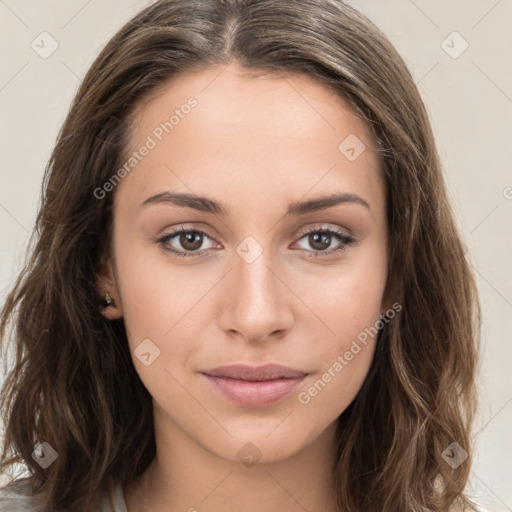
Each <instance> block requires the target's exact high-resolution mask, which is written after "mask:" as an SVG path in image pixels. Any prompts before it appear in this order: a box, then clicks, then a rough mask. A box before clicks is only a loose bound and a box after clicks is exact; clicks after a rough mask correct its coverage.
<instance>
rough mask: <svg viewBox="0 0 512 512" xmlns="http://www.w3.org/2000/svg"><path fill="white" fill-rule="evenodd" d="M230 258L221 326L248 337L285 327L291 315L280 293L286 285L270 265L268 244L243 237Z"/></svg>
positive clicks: (284, 298)
mask: <svg viewBox="0 0 512 512" xmlns="http://www.w3.org/2000/svg"><path fill="white" fill-rule="evenodd" d="M270 238H271V237H268V238H267V239H266V240H270ZM233 258H234V261H233V271H232V272H231V273H230V274H231V277H230V287H229V292H227V293H228V296H227V297H226V301H224V307H225V310H224V311H223V313H222V319H223V322H224V325H223V328H224V329H230V330H236V331H239V332H240V333H241V334H243V335H244V336H245V337H247V338H252V339H263V338H265V337H266V336H268V335H269V334H271V333H272V332H274V331H276V330H283V329H287V328H288V326H289V322H290V321H291V319H292V315H291V311H290V310H289V309H288V303H287V300H286V297H285V295H286V294H285V293H283V292H284V291H285V290H286V287H285V286H284V285H283V284H282V283H280V279H279V278H278V277H277V276H276V273H277V272H276V270H275V269H274V268H273V267H274V266H275V261H274V258H273V257H272V250H271V248H270V247H269V246H265V247H264V246H263V245H262V244H260V243H259V242H258V241H257V240H256V239H255V238H253V237H247V238H246V239H244V240H243V241H242V242H241V243H240V244H239V245H238V246H237V247H236V254H233Z"/></svg>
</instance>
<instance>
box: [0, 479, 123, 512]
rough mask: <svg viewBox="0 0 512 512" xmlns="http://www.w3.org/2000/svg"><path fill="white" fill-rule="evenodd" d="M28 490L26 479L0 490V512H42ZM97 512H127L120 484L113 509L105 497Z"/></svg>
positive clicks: (28, 485)
mask: <svg viewBox="0 0 512 512" xmlns="http://www.w3.org/2000/svg"><path fill="white" fill-rule="evenodd" d="M29 488H30V483H29V480H28V479H26V478H25V479H23V480H19V481H16V482H11V483H10V484H9V485H7V486H6V487H2V488H0V512H44V511H43V510H41V509H40V508H39V507H36V506H35V505H34V503H33V499H32V498H31V496H30V492H29ZM98 512H128V510H127V508H126V503H125V500H124V492H123V488H122V486H121V484H120V483H118V484H117V485H116V488H115V495H114V508H111V507H110V504H109V501H108V497H107V496H106V497H105V498H104V500H103V502H102V504H101V506H100V508H99V510H98Z"/></svg>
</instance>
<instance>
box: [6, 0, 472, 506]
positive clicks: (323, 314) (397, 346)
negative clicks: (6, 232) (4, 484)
mask: <svg viewBox="0 0 512 512" xmlns="http://www.w3.org/2000/svg"><path fill="white" fill-rule="evenodd" d="M0 329H1V333H2V337H3V338H9V339H10V342H11V343H12V346H13V347H14V349H15V356H16V358H15V366H14V368H13V369H12V371H11V373H10V374H9V375H8V378H7V379H6V381H5V384H4V387H3V391H2V412H3V415H4V422H5V425H6V431H5V443H4V450H3V456H2V465H1V466H2V470H3V471H5V470H6V469H8V468H10V467H11V466H12V464H13V463H16V462H22V463H24V464H26V466H27V467H28V469H29V472H30V478H27V479H24V480H19V481H18V482H14V483H11V484H10V486H8V489H4V493H3V498H2V499H3V503H4V505H3V506H4V509H5V510H11V509H12V508H13V507H14V506H19V505H21V506H23V507H24V509H25V510H27V509H30V507H32V509H34V510H36V507H40V510H109V511H110V510H115V511H126V510H127V511H129V512H140V511H144V510H151V511H156V512H159V511H161V510H190V511H193V510H219V509H221V508H222V509H223V510H235V509H236V510H244V511H246V512H252V511H256V510H261V509H262V508H264V509H268V510H277V509H278V508H279V509H280V510H285V511H288V510H290V511H291V510H303V509H306V510H308V511H311V512H313V511H316V510H324V511H325V510H327V511H333V512H334V511H348V510H353V511H374V510H379V511H396V510H404V511H405V510H407V511H420V510H421V511H424V510H436V511H447V510H455V509H465V510H476V508H475V505H474V504H473V503H472V502H471V501H470V500H469V499H468V497H467V496H465V494H464V487H465V484H466V482H467V478H468V475H469V472H470V465H471V460H472V459H471V455H472V446H471V439H470V434H469V432H470V427H471V422H472V419H473V414H474V411H475V406H476V398H475V367H476V362H477V347H478V344H477V343H478V334H479V304H478V299H477V292H476V286H475V282H474V280H473V277H472V275H471V272H470V270H469V265H468V263H467V261H466V259H465V255H464V250H463V247H462V244H461V239H460V236H459V234H458V232H457V230H456V227H455V223H454V220H453V215H452V212H451V209H450V205H449V203H448V201H447V196H446V191H445V185H444V182H443V176H442V171H441V167H440V163H439V160H438V155H437V152H436V148H435V144H434V139H433V136H432V132H431V128H430V125H429V122H428V118H427V115H426V112H425V109H424V106H423V103H422V101H421V99H420V97H419V94H418V91H417V89H416V87H415V85H414V81H413V80H412V78H411V75H410V73H409V72H408V70H407V68H406V66H405V65H404V63H403V61H402V59H401V58H400V57H399V55H398V54H397V52H396V50H395V49H394V48H393V47H392V46H391V44H390V43H389V41H388V40H387V39H386V38H385V36H384V35H383V34H382V33H381V32H380V31H379V30H378V29H377V28H376V27H375V26H374V25H373V24H372V23H371V22H370V21H369V20H368V19H366V18H365V17H364V16H362V15H361V14H359V13H358V12H357V11H355V10H354V9H352V8H350V7H349V6H347V5H345V4H343V3H342V2H341V1H339V0H314V1H313V0H294V1H293V2H278V1H274V0H258V1H253V0H245V1H242V0H229V1H228V0H225V1H222V0H193V1H187V2H185V1H178V0H161V1H158V2H156V3H154V4H152V5H150V6H149V7H147V8H145V9H144V10H143V11H142V12H141V13H140V14H138V15H137V16H136V17H135V18H134V19H133V20H131V21H130V22H129V23H127V24H126V25H125V26H124V27H123V28H122V29H121V30H120V31H119V32H118V34H116V35H115V36H114V37H113V38H112V40H111V41H110V42H109V43H108V44H107V46H106V47H105V49H104V50H103V51H102V52H101V54H100V55H99V57H98V58H97V59H96V61H95V62H94V63H93V65H92V66H91V69H90V70H89V72H88V73H87V75H86V77H85V79H84V81H83V83H82V85H81V87H80V90H79V91H78V93H77V95H76V98H75V100H74V102H73V105H72V107H71V110H70V112H69V114H68V116H67V119H66V121H65V123H64V126H63V128H62V131H61V133H60V135H59V138H58V141H57V144H56V147H55V150H54V152H53V154H52V157H51V159H50V162H49V164H48V167H47V172H46V176H45V180H44V190H43V201H42V205H41V209H40V212H39V215H38V218H37V226H36V231H35V245H34V247H33V252H32V256H31V260H30V262H29V264H28V265H27V267H26V268H25V270H24V271H23V272H22V274H21V275H20V276H19V279H18V280H17V282H16V284H15V287H14V289H13V291H12V292H11V294H10V295H9V296H8V298H7V301H6V303H5V306H4V308H3V311H2V316H1V323H0ZM9 507H10V508H9ZM456 507H458V508H456ZM38 510H39V509H38Z"/></svg>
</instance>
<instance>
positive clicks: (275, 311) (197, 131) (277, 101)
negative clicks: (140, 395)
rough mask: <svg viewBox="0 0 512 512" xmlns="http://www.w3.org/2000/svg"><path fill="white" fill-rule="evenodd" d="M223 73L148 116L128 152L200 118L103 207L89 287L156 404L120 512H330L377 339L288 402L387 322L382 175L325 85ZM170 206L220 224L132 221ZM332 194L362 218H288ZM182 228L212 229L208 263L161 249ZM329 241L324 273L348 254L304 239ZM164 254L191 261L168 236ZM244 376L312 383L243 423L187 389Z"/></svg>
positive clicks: (168, 94) (243, 415)
mask: <svg viewBox="0 0 512 512" xmlns="http://www.w3.org/2000/svg"><path fill="white" fill-rule="evenodd" d="M222 69H223V68H215V67H212V68H209V69H207V70H204V71H195V72H187V73H183V74H181V75H180V76H179V77H177V78H175V79H174V80H173V81H172V82H169V83H168V84H166V86H165V87H164V88H161V89H160V90H159V91H158V94H154V95H152V97H151V98H150V99H149V100H148V101H146V102H145V103H144V104H143V107H142V108H141V109H140V112H139V115H138V117H137V120H136V122H134V123H133V127H132V140H131V142H130V150H131V151H134V150H136V149H137V148H140V146H141V145H142V144H144V141H146V138H147V136H148V135H149V134H151V133H152V131H153V130H154V129H155V127H156V126H158V125H159V124H160V123H161V122H163V121H165V120H167V119H168V118H169V116H170V115H171V114H172V112H173V111H174V110H175V109H176V108H180V106H181V105H183V104H185V103H186V101H187V99H188V98H189V97H191V96H193V97H194V98H196V99H197V101H198V105H197V106H196V107H195V108H194V109H192V110H191V112H190V113H189V114H188V115H187V116H184V118H183V119H180V122H179V124H178V125H176V126H175V127H174V129H173V131H172V132H170V133H169V134H166V135H164V137H163V139H162V141H161V142H159V143H158V145H157V146H156V147H155V148H154V149H152V150H151V151H150V152H149V154H148V155H147V156H146V157H145V158H144V159H143V160H142V161H141V162H140V163H139V164H138V165H137V167H136V168H135V169H134V170H133V171H132V172H131V173H130V174H128V175H127V176H126V177H124V178H123V179H122V180H121V182H120V183H119V185H117V187H116V190H115V191H114V192H113V193H115V197H114V233H113V240H112V254H111V255H109V256H106V257H105V258H104V259H103V260H102V263H101V266H100V272H99V277H100V279H99V285H98V286H99V290H100V293H102V294H104V293H105V290H107V291H108V292H109V293H110V295H111V296H112V297H113V298H114V300H115V302H116V305H115V306H110V307H107V308H106V309H105V310H104V311H103V314H104V315H105V316H106V317H107V318H110V319H113V318H120V317H124V321H125V325H126V328H127V333H128V338H129V344H130V350H131V352H132V358H133V364H134V366H135V368H136V370H137V372H138V374H139V375H140V378H141V380H142V382H143V383H144V385H145V386H146V387H147V389H148V390H149V392H150V393H151V395H152V397H153V404H154V423H155V434H156V443H157V455H156V458H155V459H154V461H153V463H152V464H151V465H150V467H149V468H148V470H147V471H146V472H145V473H144V475H142V477H141V478H139V479H138V480H137V481H135V482H131V483H129V484H128V485H127V486H126V488H125V499H126V502H127V506H128V510H129V512H139V511H142V510H152V511H156V512H159V511H164V510H183V511H186V510H191V511H192V510H194V509H193V508H191V507H195V509H197V510H200V511H201V512H203V511H205V512H206V511H214V510H223V511H225V512H229V511H235V510H236V511H238V510H244V511H245V512H256V511H258V512H260V511H261V510H281V511H284V512H287V511H290V512H291V511H294V512H295V511H299V510H300V511H303V510H304V508H305V509H306V510H308V511H310V512H314V511H320V510H321V511H324V512H325V511H334V510H335V508H334V496H335V494H334V488H333V485H332V474H333V464H334V458H333V453H334V445H335V429H336V419H337V418H338V416H339V415H340V414H341V413H342V412H343V411H344V410H345V409H346V408H347V406H348V405H349V404H350V403H351V402H352V401H353V399H354V398H355V396H356V395H357V392H358V391H359V389H360V388H361V385H362V384H363V382H364V379H365V377H366V375H367V373H368V370H369V367H370V364H371V361H372V359H373V354H374V348H375V342H376V337H375V338H371V337H369V338H368V343H367V345H366V346H364V347H363V348H362V350H361V351H360V352H359V353H358V354H357V355H355V356H354V357H353V359H352V360H351V361H349V362H348V364H347V365H346V366H345V367H344V368H343V370H342V371H341V372H339V373H338V374H337V375H336V377H335V378H332V379H331V381H330V382H329V383H328V384H327V385H326V386H325V387H324V389H322V390H321V391H320V392H319V393H318V394H317V395H316V396H315V397H313V398H312V399H311V401H310V402H309V403H308V404H302V403H300V402H299V400H298V394H299V392H301V391H304V390H308V389H309V388H310V387H311V386H312V384H313V383H315V382H316V381H318V379H320V378H321V377H322V374H324V372H325V371H326V370H327V369H328V368H329V367H332V365H333V363H334V362H335V361H336V360H337V357H338V356H339V355H343V354H344V353H345V352H346V351H347V350H349V348H350V346H351V344H352V342H353V341H354V340H355V339H356V338H357V336H358V335H359V334H360V333H361V332H363V331H364V330H365V328H368V327H371V326H373V325H375V323H376V322H377V321H378V319H379V315H380V314H381V313H383V312H385V311H386V310H387V309H388V308H389V304H390V303H389V301H386V298H385V284H386V278H387V241H388V226H387V218H386V189H385V182H384V179H383V172H382V168H381V165H382V164H381V161H380V158H379V157H378V155H377V154H376V152H375V151H374V148H375V141H374V139H373V136H372V134H371V132H370V131H369V128H368V126H367V125H366V123H365V122H364V121H363V120H361V119H360V118H359V117H358V116H357V115H356V114H355V113H354V111H353V109H352V108H351V107H350V105H349V103H348V102H347V101H345V100H344V99H342V98H341V97H340V96H338V95H335V94H334V92H333V91H332V90H330V89H329V88H327V87H325V86H324V84H322V83H320V82H317V81H315V80H314V79H312V78H311V77H309V76H306V75H299V74H294V75H291V74H281V75H262V76H259V77H257V78H255V77H249V76H244V75H245V73H247V70H246V69H244V68H241V67H240V66H239V65H238V64H237V63H236V62H232V63H230V65H229V66H227V67H226V68H225V69H224V70H223V71H222ZM219 73H220V74H219ZM349 134H355V135H356V136H357V137H358V138H359V139H360V140H361V141H362V142H363V143H364V144H365V146H366V149H365V150H364V151H363V152H362V154H361V155H360V156H359V157H358V158H357V159H355V160H354V161H350V160H349V159H347V158H346V156H345V155H344V154H342V153H341V152H340V151H339V149H338V146H339V144H340V143H341V142H342V141H343V140H344V139H345V138H346V137H347V136H348V135H349ZM165 191H169V192H182V193H191V194H195V195H199V196H207V197H210V198H212V199H215V200H216V201H219V202H223V203H225V204H226V205H227V206H228V207H229V208H230V213H229V215H228V216H226V217H223V216H221V215H214V214H211V213H205V212H198V211H195V210H193V209H190V208H187V207H179V206H176V205H173V204H171V203H157V204H151V205H147V206H145V207H141V206H140V205H141V203H142V202H143V201H144V200H145V199H146V198H148V197H150V196H153V195H155V194H159V193H161V192H165ZM333 192H349V193H352V194H356V195H357V196H359V197H361V198H363V199H364V200H365V201H366V202H367V203H368V204H369V205H370V209H368V208H365V207H364V206H362V205H361V204H357V203H352V202H346V203H342V204H339V205H336V206H334V207H331V208H329V209H326V210H323V211H318V212H313V213H308V214H306V215H301V216H296V217H285V216H284V214H285V211H286V209H287V207H288V205H289V203H291V202H294V201H299V200H308V199H315V198H318V197H321V196H324V195H326V194H331V193H333ZM181 225H184V226H185V227H186V228H187V229H200V230H207V233H208V235H207V236H204V237H203V238H202V243H200V241H201V239H199V242H198V243H197V245H198V246H199V250H200V251H201V250H202V251H204V253H203V255H200V256H192V257H188V258H180V257H178V256H174V255H172V254H170V253H168V252H166V251H165V250H164V249H163V248H162V246H161V245H160V244H159V242H158V241H157V240H158V239H159V238H161V237H162V236H164V235H165V234H168V233H170V232H171V231H172V230H173V229H175V228H179V227H180V226H181ZM325 227H327V228H338V229H340V230H342V231H343V232H344V233H346V234H348V235H352V236H353V237H354V239H355V240H356V242H355V243H354V244H352V245H347V246H346V247H345V249H344V250H343V251H341V252H340V253H337V254H331V255H326V256H322V254H321V253H320V252H321V251H322V250H323V251H328V250H330V249H336V248H338V247H340V246H342V242H340V241H339V240H338V239H337V238H336V237H335V236H334V235H333V236H332V237H331V238H330V240H327V242H326V243H325V244H324V247H325V248H324V249H322V248H321V247H320V248H319V245H318V244H317V245H314V244H315V242H314V240H312V237H311V236H310V237H308V236H307V235H306V236H305V235H304V233H305V232H307V231H309V230H312V229H313V228H315V229H317V230H318V229H319V228H325ZM248 236H250V237H253V238H254V240H255V241H256V242H257V244H258V245H259V247H260V248H261V250H262V252H261V254H260V256H259V257H258V258H257V259H255V260H254V261H252V262H250V263H249V262H247V261H246V260H245V259H244V258H242V257H241V256H240V255H239V253H237V247H239V246H240V244H241V243H242V242H243V241H244V240H245V239H246V237H248ZM183 242H185V244H184V243H183ZM169 245H171V246H172V247H174V248H175V249H177V250H181V251H185V252H186V251H187V249H188V251H189V254H190V253H191V252H192V253H193V251H194V250H195V251H196V252H197V249H194V248H193V247H192V248H190V247H191V245H188V246H187V245H186V240H183V238H181V243H180V237H179V235H178V236H176V237H174V238H173V239H172V240H167V246H169ZM192 245H193V244H192ZM251 250H252V251H253V250H254V248H252V249H251ZM319 253H320V255H319V256H318V254H319ZM315 254H317V256H318V257H315V256H314V255H315ZM144 339H150V340H151V341H152V343H153V344H154V345H155V346H157V347H158V349H159V350H160V355H159V357H157V358H156V359H155V360H154V361H153V362H152V363H151V364H150V365H149V366H145V365H144V364H142V363H141V361H140V360H139V359H138V358H137V357H135V355H134V354H133V351H134V350H135V349H136V347H137V346H138V345H139V344H140V343H141V342H142V340H144ZM238 362H242V363H245V364H249V365H252V366H256V365H262V364H265V363H277V364H283V365H286V366H290V367H292V368H295V369H299V370H303V371H306V372H309V375H308V376H307V377H306V380H305V381H304V382H303V383H302V384H301V386H300V388H299V389H297V390H296V391H294V392H293V393H292V394H291V395H290V396H288V397H286V398H285V399H284V400H281V401H280V402H278V403H277V404H273V405H271V406H265V407H255V408H250V407H242V406H240V405H237V404H233V403H230V402H228V401H227V400H226V399H225V398H223V396H221V395H220V394H219V393H218V392H217V391H216V390H215V389H213V387H212V386H211V385H210V384H209V383H208V382H207V381H206V379H205V378H204V377H203V376H202V375H201V374H200V373H199V371H200V370H204V369H208V368H213V367H217V366H222V365H226V364H232V363H238ZM247 443H252V444H253V445H254V446H255V447H256V449H257V451H258V453H259V455H260V456H261V458H260V460H259V461H258V463H257V464H255V465H252V466H250V467H249V466H247V465H245V464H244V463H243V461H242V460H241V459H240V458H239V456H238V455H237V452H238V451H239V450H240V449H241V448H242V447H243V446H244V445H246V444H247Z"/></svg>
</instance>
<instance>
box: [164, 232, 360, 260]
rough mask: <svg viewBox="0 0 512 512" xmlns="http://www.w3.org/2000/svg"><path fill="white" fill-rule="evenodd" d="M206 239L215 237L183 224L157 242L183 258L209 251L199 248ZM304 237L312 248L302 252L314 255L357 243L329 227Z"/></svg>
mask: <svg viewBox="0 0 512 512" xmlns="http://www.w3.org/2000/svg"><path fill="white" fill-rule="evenodd" d="M174 239H176V240H174ZM206 239H208V240H210V241H212V242H213V239H212V238H211V237H210V236H209V235H208V233H206V232H205V231H202V230H200V229H186V228H185V227H183V226H181V227H180V228H179V229H176V230H174V231H172V232H171V233H167V234H166V235H164V236H163V237H161V238H159V239H158V240H157V242H158V243H159V245H160V246H161V247H162V249H164V250H165V251H167V252H170V253H172V254H174V255H176V256H179V257H182V258H189V257H198V256H202V255H203V254H204V253H206V252H207V251H208V249H209V248H208V247H207V248H203V249H201V250H199V249H200V247H201V246H202V245H203V243H204V241H205V240H206ZM303 239H306V242H307V243H308V244H309V245H310V246H311V247H312V249H303V248H301V252H307V253H308V255H311V256H313V257H319V256H320V257H321V256H331V255H333V254H338V253H339V252H341V251H344V250H345V249H346V248H347V246H348V245H351V244H353V243H355V240H354V239H353V238H352V237H350V236H348V235H346V234H345V233H343V231H341V230H339V229H335V228H329V227H321V228H316V229H312V230H310V231H307V232H306V233H304V234H303V235H302V236H301V237H300V239H299V241H300V240H303ZM335 241H337V242H338V245H337V246H335V247H334V248H330V249H329V247H330V246H331V244H332V243H333V242H335ZM296 243H298V242H296ZM173 244H176V245H179V246H181V248H180V247H178V248H176V246H175V245H173ZM213 245H214V244H213ZM210 248H211V247H210Z"/></svg>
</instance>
